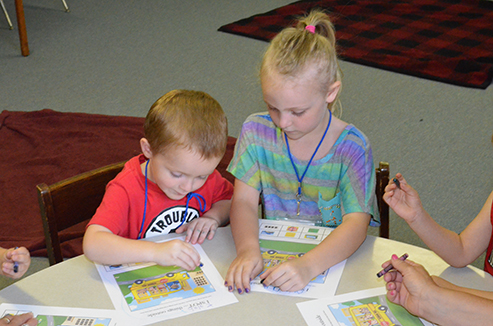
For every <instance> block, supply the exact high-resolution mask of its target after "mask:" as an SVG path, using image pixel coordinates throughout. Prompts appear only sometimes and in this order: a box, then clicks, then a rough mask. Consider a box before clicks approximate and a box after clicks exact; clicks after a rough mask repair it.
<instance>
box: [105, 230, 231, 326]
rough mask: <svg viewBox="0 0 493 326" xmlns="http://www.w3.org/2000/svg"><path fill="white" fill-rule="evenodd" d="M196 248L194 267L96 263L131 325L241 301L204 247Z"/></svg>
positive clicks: (115, 301) (107, 288)
mask: <svg viewBox="0 0 493 326" xmlns="http://www.w3.org/2000/svg"><path fill="white" fill-rule="evenodd" d="M175 239H180V240H184V239H185V238H184V237H179V238H175ZM167 241H170V240H167ZM194 248H195V249H197V251H198V253H199V254H200V257H201V263H202V264H201V265H202V266H200V267H197V268H196V269H195V270H192V271H187V270H184V269H182V268H180V267H177V266H159V265H156V264H154V263H140V264H123V265H118V266H109V265H100V264H96V267H97V269H98V272H99V274H100V275H101V279H102V280H103V283H104V285H105V287H106V290H107V291H108V294H109V296H110V298H111V301H112V302H113V305H114V306H115V309H116V310H117V311H119V312H123V314H124V316H125V319H126V320H130V321H132V325H147V324H150V323H155V322H158V321H162V320H168V319H172V318H177V317H181V316H185V315H189V314H192V313H196V312H201V311H205V310H209V309H214V308H219V307H222V306H225V305H229V304H232V303H236V302H238V300H237V299H236V297H235V296H234V294H233V293H230V292H228V291H227V288H226V287H225V286H224V280H223V279H222V278H221V275H220V274H219V272H218V271H217V269H216V268H215V266H214V265H213V263H212V261H211V260H210V259H209V257H208V256H207V255H206V253H205V252H204V250H203V249H202V247H201V246H200V245H194Z"/></svg>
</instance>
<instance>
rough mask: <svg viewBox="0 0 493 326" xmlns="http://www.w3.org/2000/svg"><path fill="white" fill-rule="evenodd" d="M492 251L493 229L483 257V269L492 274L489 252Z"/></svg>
mask: <svg viewBox="0 0 493 326" xmlns="http://www.w3.org/2000/svg"><path fill="white" fill-rule="evenodd" d="M490 216H491V218H490V219H491V225H492V226H493V205H491V214H490ZM492 251H493V230H492V231H491V239H490V244H489V245H488V250H486V257H485V259H484V271H485V272H488V273H490V274H491V275H493V257H491V252H492Z"/></svg>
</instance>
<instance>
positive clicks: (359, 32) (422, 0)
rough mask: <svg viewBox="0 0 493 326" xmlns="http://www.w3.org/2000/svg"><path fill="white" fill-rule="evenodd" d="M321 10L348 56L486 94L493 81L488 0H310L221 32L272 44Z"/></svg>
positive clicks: (492, 13)
mask: <svg viewBox="0 0 493 326" xmlns="http://www.w3.org/2000/svg"><path fill="white" fill-rule="evenodd" d="M315 8H319V9H323V10H325V11H326V12H328V13H329V14H330V15H331V17H332V20H333V23H334V25H335V27H336V31H337V32H336V36H337V40H338V52H339V55H340V57H341V59H343V60H345V61H349V62H354V63H358V64H363V65H367V66H371V67H375V68H381V69H386V70H390V71H394V72H398V73H403V74H408V75H412V76H417V77H422V78H427V79H431V80H436V81H441V82H445V83H450V84H454V85H460V86H465V87H474V88H482V89H486V88H487V87H488V86H489V85H490V84H491V81H492V78H493V2H492V1H487V0H462V1H461V0H361V1H357V0H324V1H315V0H303V1H297V2H294V3H291V4H289V5H287V6H284V7H280V8H277V9H275V10H272V11H269V12H266V13H262V14H258V15H254V16H251V17H248V18H245V19H241V20H239V21H237V22H234V23H231V24H228V25H224V26H222V27H220V28H219V31H223V32H227V33H232V34H237V35H242V36H247V37H251V38H255V39H259V40H262V41H269V40H271V39H272V38H273V37H274V36H275V35H276V34H277V33H278V32H279V31H280V30H281V29H283V28H284V27H286V26H290V25H292V24H293V22H294V21H295V20H296V18H297V17H298V16H300V15H303V14H305V13H307V12H309V11H310V10H312V9H315Z"/></svg>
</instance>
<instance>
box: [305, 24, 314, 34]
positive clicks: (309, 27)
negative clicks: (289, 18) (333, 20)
mask: <svg viewBox="0 0 493 326" xmlns="http://www.w3.org/2000/svg"><path fill="white" fill-rule="evenodd" d="M305 29H306V30H307V31H309V32H310V33H312V34H315V26H313V25H306V27H305Z"/></svg>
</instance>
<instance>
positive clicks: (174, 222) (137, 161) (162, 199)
mask: <svg viewBox="0 0 493 326" xmlns="http://www.w3.org/2000/svg"><path fill="white" fill-rule="evenodd" d="M145 161H146V159H145V157H144V155H139V156H136V157H134V158H132V159H131V160H130V161H128V162H127V163H126V164H125V167H124V169H123V171H122V172H121V173H120V174H118V176H117V177H116V178H115V179H114V180H113V181H111V182H110V183H109V184H108V186H107V187H106V193H105V195H104V198H103V201H102V204H101V206H99V208H98V210H97V211H96V214H95V215H94V217H93V218H92V219H91V222H89V225H91V224H98V225H101V226H104V227H106V228H107V229H109V230H110V231H111V232H113V233H114V234H118V235H120V236H122V237H125V238H129V239H137V238H138V236H139V232H140V229H141V227H142V217H143V213H144V202H145V201H146V200H147V202H146V217H145V223H144V224H145V225H144V228H143V230H142V238H149V237H152V236H156V235H161V234H168V233H170V232H172V231H174V230H175V229H176V228H178V226H179V225H180V224H181V217H182V216H183V214H184V212H185V206H186V204H187V197H186V196H185V197H184V198H182V199H180V200H171V199H169V198H168V196H166V195H165V193H164V192H163V191H162V190H161V189H160V188H159V187H158V186H157V185H156V184H155V183H154V182H151V181H148V183H147V198H145V177H144V175H143V174H142V170H141V167H140V165H141V164H142V163H144V162H145ZM194 193H195V194H198V195H201V196H202V197H203V198H204V200H205V213H206V212H207V211H208V210H210V209H211V206H212V205H213V204H214V203H216V202H218V201H220V200H228V199H231V197H232V196H233V185H232V184H231V183H230V182H229V181H227V180H225V179H224V178H223V177H222V176H221V174H219V172H218V171H214V173H212V174H211V175H210V176H209V177H208V178H207V181H206V182H205V184H204V185H203V186H202V187H200V188H199V189H197V190H195V191H194ZM203 205H204V203H202V206H203ZM200 207H201V203H199V201H198V200H197V199H192V200H190V202H189V207H188V209H189V210H188V214H187V221H186V222H187V223H188V222H189V221H190V220H192V219H195V218H198V217H199V216H202V215H204V214H202V213H200Z"/></svg>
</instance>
